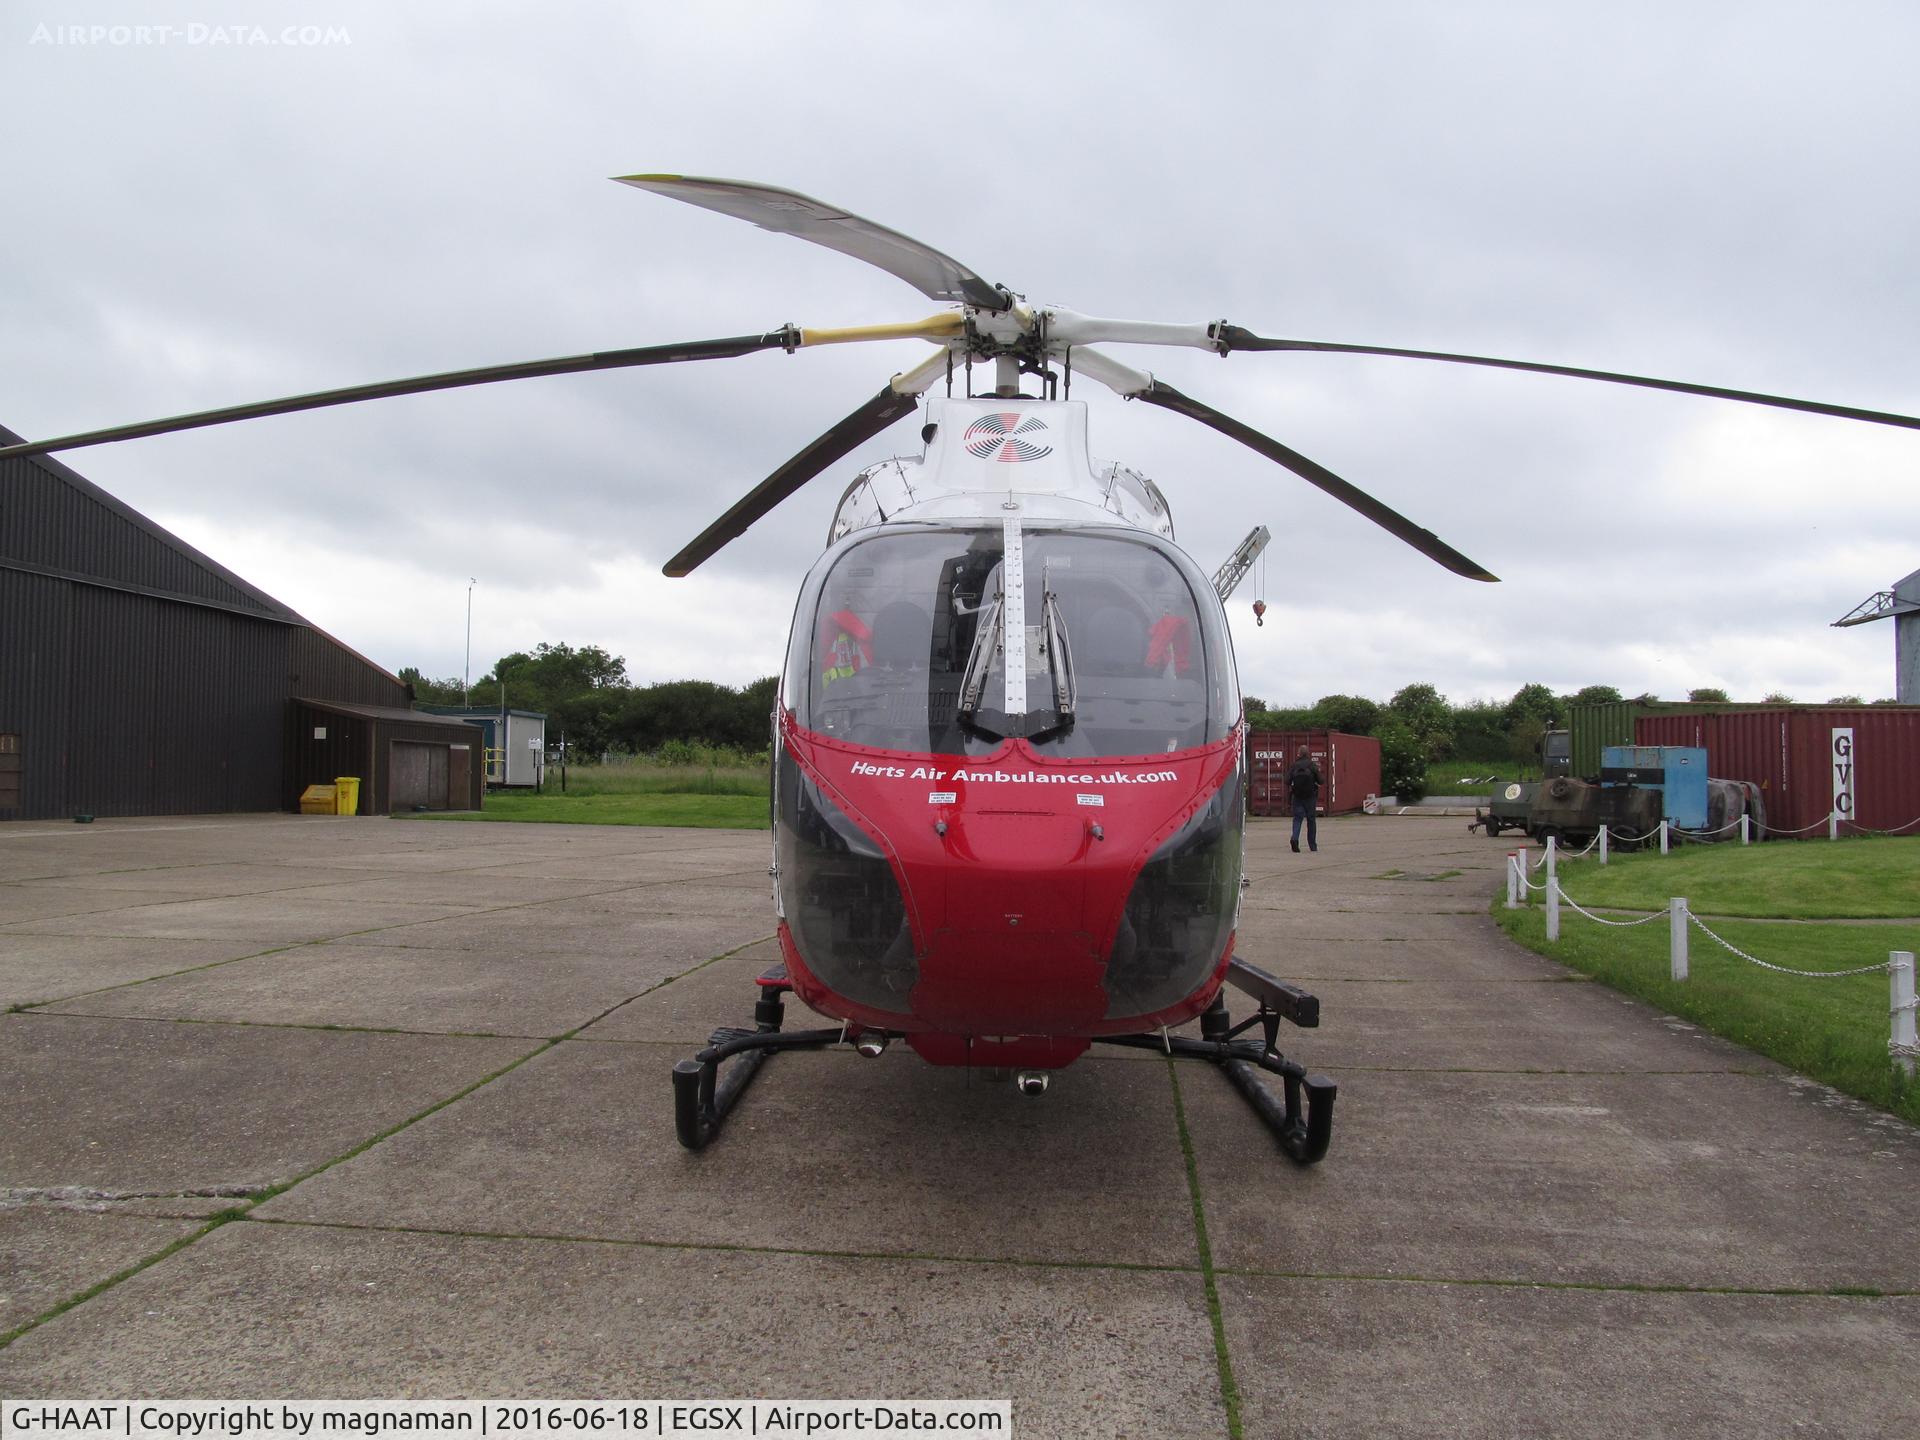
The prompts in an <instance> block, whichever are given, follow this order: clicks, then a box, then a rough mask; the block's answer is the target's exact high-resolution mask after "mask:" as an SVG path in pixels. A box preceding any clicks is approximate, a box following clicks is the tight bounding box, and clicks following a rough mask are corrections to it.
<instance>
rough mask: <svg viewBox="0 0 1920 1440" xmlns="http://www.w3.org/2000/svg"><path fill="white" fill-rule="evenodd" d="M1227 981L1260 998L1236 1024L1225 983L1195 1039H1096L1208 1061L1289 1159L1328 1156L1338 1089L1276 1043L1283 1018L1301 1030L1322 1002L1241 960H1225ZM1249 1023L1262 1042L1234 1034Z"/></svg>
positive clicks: (1313, 1022)
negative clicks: (1276, 1080)
mask: <svg viewBox="0 0 1920 1440" xmlns="http://www.w3.org/2000/svg"><path fill="white" fill-rule="evenodd" d="M1227 984H1229V985H1232V986H1234V987H1235V988H1236V989H1239V990H1242V991H1245V992H1246V993H1247V994H1248V995H1251V996H1252V997H1253V998H1254V1000H1255V1001H1256V1002H1258V1008H1257V1009H1256V1010H1255V1011H1254V1013H1253V1014H1252V1015H1250V1016H1248V1017H1247V1018H1246V1019H1245V1020H1242V1021H1241V1022H1240V1023H1239V1024H1237V1025H1236V1024H1234V1023H1233V1019H1232V1017H1231V1016H1230V1015H1228V1013H1227V1000H1226V991H1225V989H1224V988H1223V989H1222V990H1221V992H1220V993H1219V994H1218V995H1216V996H1214V999H1213V1004H1212V1005H1211V1006H1210V1007H1208V1009H1207V1010H1206V1012H1205V1013H1204V1014H1202V1015H1201V1017H1200V1036H1201V1038H1200V1039H1198V1040H1195V1039H1194V1038H1193V1037H1191V1036H1189V1035H1166V1034H1160V1035H1107V1036H1101V1037H1098V1038H1099V1039H1100V1041H1101V1043H1103V1044H1107V1045H1125V1046H1128V1047H1129V1048H1132V1049H1136V1050H1159V1051H1161V1052H1163V1053H1164V1054H1166V1055H1168V1056H1171V1057H1173V1058H1175V1059H1186V1060H1209V1061H1212V1062H1213V1063H1214V1064H1215V1065H1218V1066H1219V1067H1220V1068H1221V1070H1223V1071H1224V1072H1226V1076H1227V1079H1229V1080H1230V1081H1232V1082H1233V1088H1234V1089H1236V1090H1238V1091H1239V1092H1240V1094H1241V1095H1242V1096H1243V1097H1245V1099H1246V1102H1247V1103H1248V1104H1249V1105H1251V1106H1252V1107H1253V1110H1254V1113H1255V1114H1256V1115H1258V1116H1259V1117H1260V1119H1261V1121H1262V1123H1263V1124H1265V1125H1266V1127H1267V1129H1269V1130H1271V1131H1272V1132H1273V1138H1274V1139H1275V1140H1276V1141H1278V1142H1279V1144H1280V1148H1281V1150H1283V1151H1284V1152H1285V1153H1286V1155H1287V1156H1288V1158H1289V1159H1292V1160H1296V1161H1298V1162H1299V1163H1300V1164H1302V1165H1311V1164H1313V1163H1314V1162H1315V1161H1317V1160H1320V1159H1321V1158H1322V1157H1324V1156H1325V1155H1326V1153H1327V1147H1328V1146H1329V1145H1330V1144H1331V1143H1332V1142H1333V1102H1334V1098H1335V1097H1336V1096H1337V1095H1338V1094H1339V1093H1340V1087H1339V1086H1338V1085H1336V1084H1334V1082H1333V1081H1332V1080H1329V1079H1328V1078H1327V1077H1326V1076H1325V1075H1310V1074H1308V1073H1307V1071H1306V1070H1305V1069H1304V1068H1303V1067H1302V1066H1301V1065H1300V1064H1298V1063H1297V1062H1295V1061H1292V1060H1289V1059H1287V1058H1286V1057H1285V1056H1284V1055H1282V1054H1281V1053H1280V1051H1279V1049H1278V1048H1277V1042H1278V1041H1279V1038H1280V1022H1281V1021H1282V1020H1288V1021H1291V1022H1292V1023H1293V1024H1295V1025H1299V1026H1302V1027H1304V1028H1307V1029H1312V1028H1314V1027H1315V1026H1318V1025H1319V1023H1320V1002H1319V1001H1318V1000H1317V999H1315V998H1314V997H1313V996H1312V995H1309V994H1308V993H1307V992H1306V991H1304V990H1302V989H1301V988H1300V987H1299V986H1297V985H1289V984H1287V982H1286V981H1284V980H1278V979H1275V978H1274V977H1273V976H1271V975H1269V974H1267V972H1266V971H1264V970H1261V969H1258V968H1257V967H1255V966H1252V965H1249V964H1247V963H1246V962H1245V961H1244V960H1232V961H1229V962H1228V964H1227ZM1255 1025H1258V1026H1260V1027H1261V1030H1262V1032H1263V1036H1264V1041H1256V1040H1252V1039H1246V1040H1242V1039H1240V1038H1239V1036H1241V1035H1242V1034H1243V1033H1245V1032H1246V1031H1248V1030H1250V1029H1252V1028H1253V1027H1254V1026H1255ZM1263 1070H1264V1071H1266V1072H1267V1073H1268V1074H1272V1075H1278V1076H1279V1077H1280V1094H1279V1095H1277V1096H1276V1095H1275V1094H1274V1093H1273V1090H1272V1089H1271V1088H1270V1087H1269V1086H1268V1084H1267V1083H1266V1081H1264V1080H1262V1079H1261V1078H1260V1072H1261V1071H1263Z"/></svg>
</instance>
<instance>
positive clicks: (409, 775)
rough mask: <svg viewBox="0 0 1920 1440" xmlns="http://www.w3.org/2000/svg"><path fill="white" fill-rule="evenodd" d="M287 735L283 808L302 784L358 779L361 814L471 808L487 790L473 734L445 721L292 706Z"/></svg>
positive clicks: (313, 704)
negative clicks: (286, 786)
mask: <svg viewBox="0 0 1920 1440" xmlns="http://www.w3.org/2000/svg"><path fill="white" fill-rule="evenodd" d="M291 708H292V712H293V713H292V721H291V725H290V727H289V729H288V733H287V766H286V770H287V776H288V780H289V784H290V786H291V788H290V790H289V791H288V794H287V797H286V799H287V808H288V809H290V810H297V809H299V808H300V792H301V791H302V790H304V789H306V787H307V786H309V785H331V784H332V783H333V782H334V781H335V780H336V779H338V778H339V777H340V776H342V775H354V776H358V777H359V780H360V812H359V813H360V814H362V815H391V814H394V813H395V812H401V813H404V812H407V811H410V810H478V809H479V808H480V797H481V793H482V791H483V789H484V787H485V784H486V765H485V763H484V757H483V756H482V755H481V753H480V739H481V736H480V732H479V731H477V730H475V729H474V728H473V727H472V726H471V725H468V724H466V723H465V722H464V721H461V720H456V719H453V718H452V717H450V716H446V715H427V714H423V713H422V712H420V711H418V710H400V709H393V708H389V707H387V706H382V705H343V704H339V703H337V702H335V701H331V700H295V701H294V702H293V704H292V707H291Z"/></svg>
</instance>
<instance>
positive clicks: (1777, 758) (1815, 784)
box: [1633, 705, 1920, 835]
mask: <svg viewBox="0 0 1920 1440" xmlns="http://www.w3.org/2000/svg"><path fill="white" fill-rule="evenodd" d="M1835 730H1851V731H1852V732H1853V741H1852V748H1851V753H1850V754H1843V755H1836V754H1835V744H1834V733H1833V732H1834V731H1835ZM1633 738H1634V740H1635V742H1636V743H1638V744H1641V745H1701V746H1705V747H1706V751H1707V773H1708V774H1709V775H1711V776H1713V778H1714V779H1716V780H1748V781H1751V782H1753V783H1754V784H1755V785H1758V786H1759V787H1760V791H1761V794H1762V796H1763V797H1764V798H1765V800H1766V806H1767V829H1768V830H1770V831H1771V832H1773V833H1774V834H1775V835H1781V834H1791V833H1794V832H1799V833H1801V834H1806V835H1824V834H1825V833H1826V823H1827V816H1828V814H1829V813H1830V812H1831V811H1832V810H1833V809H1834V802H1835V782H1836V773H1835V770H1836V766H1837V765H1838V766H1850V767H1851V769H1848V770H1845V771H1844V772H1843V773H1842V774H1841V775H1839V776H1838V777H1837V778H1838V779H1839V780H1840V781H1841V782H1842V783H1843V784H1845V785H1847V786H1850V787H1851V801H1852V805H1853V818H1852V822H1851V824H1852V826H1853V827H1855V828H1858V829H1861V830H1898V831H1899V832H1900V833H1901V834H1903V835H1912V834H1916V833H1920V706H1915V705H1873V706H1858V707H1856V706H1833V705H1797V706H1780V707H1778V708H1768V709H1759V708H1754V709H1750V710H1748V709H1740V710H1713V711H1699V712H1672V711H1663V712H1660V713H1658V714H1653V715H1641V716H1639V717H1638V718H1636V719H1635V720H1634V722H1633ZM1845 818H1846V817H1845V816H1844V815H1843V817H1842V819H1843V820H1844V819H1845ZM1847 828H1848V826H1846V825H1844V824H1843V826H1842V829H1843V831H1844V830H1845V829H1847Z"/></svg>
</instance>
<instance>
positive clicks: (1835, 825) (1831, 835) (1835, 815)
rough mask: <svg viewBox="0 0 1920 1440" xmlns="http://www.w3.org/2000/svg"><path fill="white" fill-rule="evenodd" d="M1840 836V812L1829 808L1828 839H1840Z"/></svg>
mask: <svg viewBox="0 0 1920 1440" xmlns="http://www.w3.org/2000/svg"><path fill="white" fill-rule="evenodd" d="M1839 838H1840V812H1839V811H1838V810H1829V811H1828V812H1827V839H1829V840H1838V839H1839Z"/></svg>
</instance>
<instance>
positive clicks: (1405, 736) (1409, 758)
mask: <svg viewBox="0 0 1920 1440" xmlns="http://www.w3.org/2000/svg"><path fill="white" fill-rule="evenodd" d="M1374 733H1375V737H1376V738H1377V739H1378V740H1379V741H1380V788H1381V789H1382V790H1385V791H1387V792H1388V793H1389V794H1393V795H1397V796H1399V797H1400V799H1402V800H1418V799H1419V798H1420V797H1421V796H1422V795H1424V794H1426V793H1427V755H1426V750H1425V748H1424V747H1423V746H1422V745H1421V744H1420V741H1419V738H1418V737H1417V736H1415V735H1414V733H1413V731H1411V730H1409V729H1408V728H1407V726H1406V725H1405V724H1404V723H1403V722H1402V721H1400V720H1397V719H1391V718H1390V719H1388V720H1386V721H1384V722H1383V723H1382V724H1381V725H1380V728H1379V729H1378V730H1377V731H1375V732H1374Z"/></svg>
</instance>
